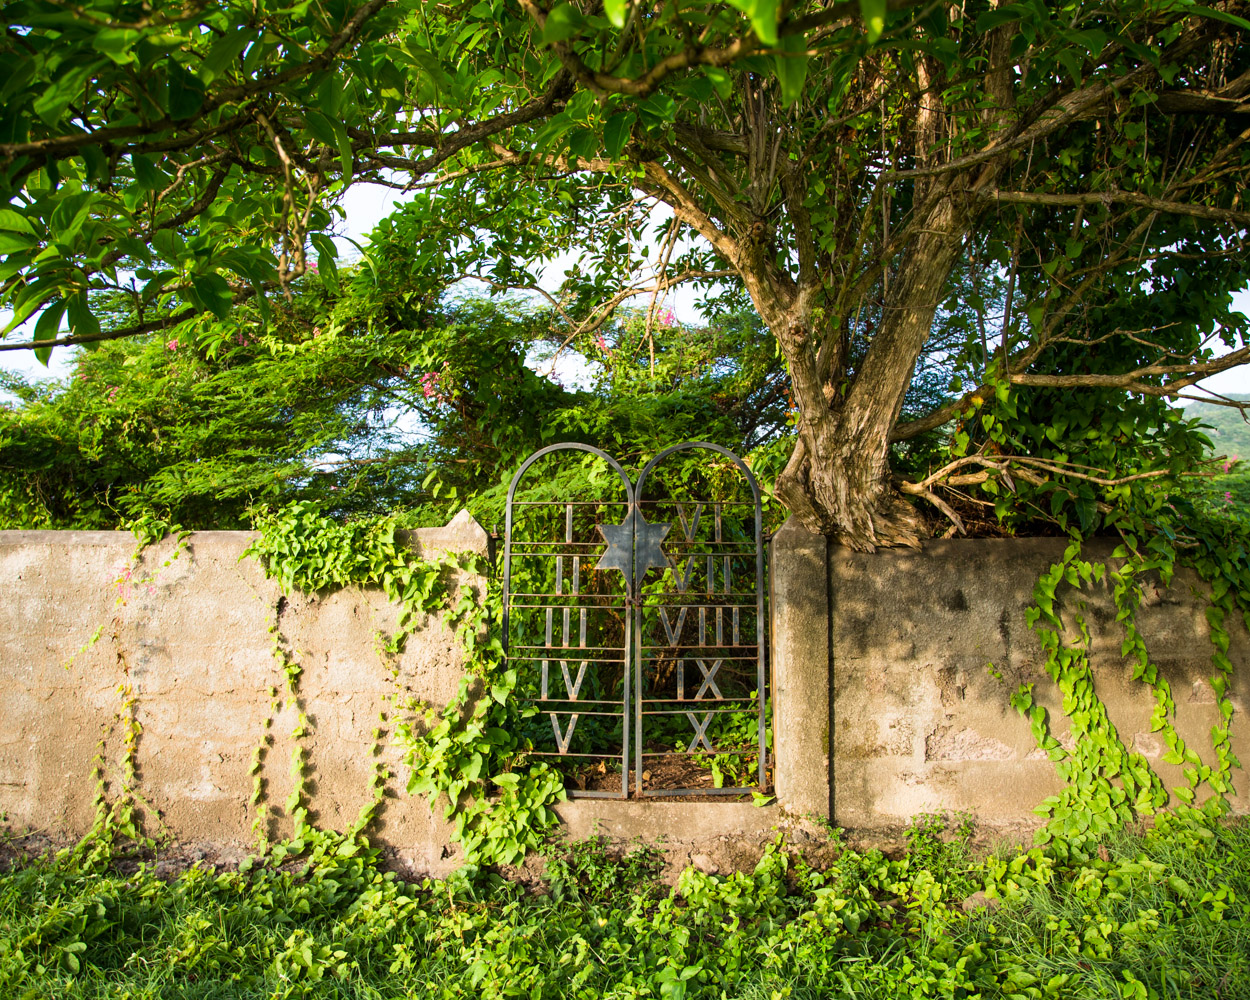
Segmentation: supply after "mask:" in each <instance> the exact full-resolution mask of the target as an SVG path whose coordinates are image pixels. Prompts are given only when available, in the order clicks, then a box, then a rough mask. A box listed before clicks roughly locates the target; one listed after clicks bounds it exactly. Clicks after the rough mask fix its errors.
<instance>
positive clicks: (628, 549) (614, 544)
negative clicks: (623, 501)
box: [595, 517, 634, 580]
mask: <svg viewBox="0 0 1250 1000" xmlns="http://www.w3.org/2000/svg"><path fill="white" fill-rule="evenodd" d="M598 527H599V533H600V534H601V535H603V540H604V541H605V542H607V543H608V548H607V551H605V552H604V553H603V555H602V556H600V557H599V561H598V562H597V563H595V569H619V570H620V571H621V575H622V576H624V577H625V579H626V580H628V579H629V572H630V570H631V569H632V568H633V564H634V519H633V518H632V517H626V518H625V523H624V524H601V525H599V526H598Z"/></svg>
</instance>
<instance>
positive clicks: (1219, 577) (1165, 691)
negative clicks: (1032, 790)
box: [1011, 528, 1250, 846]
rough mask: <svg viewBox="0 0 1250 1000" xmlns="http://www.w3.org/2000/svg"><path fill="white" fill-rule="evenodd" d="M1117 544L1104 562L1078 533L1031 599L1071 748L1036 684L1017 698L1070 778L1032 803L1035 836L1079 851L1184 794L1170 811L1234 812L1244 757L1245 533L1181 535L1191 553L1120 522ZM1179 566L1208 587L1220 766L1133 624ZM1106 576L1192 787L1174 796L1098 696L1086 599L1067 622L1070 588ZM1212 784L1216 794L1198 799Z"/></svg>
mask: <svg viewBox="0 0 1250 1000" xmlns="http://www.w3.org/2000/svg"><path fill="white" fill-rule="evenodd" d="M1143 537H1144V538H1145V541H1144V542H1143V541H1142V538H1143ZM1121 539H1122V541H1121V544H1119V545H1118V546H1117V547H1116V548H1115V550H1114V552H1113V553H1112V559H1113V560H1116V562H1115V563H1114V564H1112V565H1108V564H1107V563H1100V562H1091V561H1089V560H1087V559H1083V558H1082V557H1081V555H1082V542H1081V539H1080V538H1079V537H1074V538H1073V539H1072V541H1071V542H1070V544H1069V545H1068V546H1067V548H1066V550H1065V551H1064V554H1063V557H1062V558H1061V559H1060V560H1059V561H1058V562H1056V563H1054V564H1053V565H1052V566H1050V567H1049V568H1048V569H1047V570H1046V571H1045V572H1044V573H1043V574H1042V575H1041V577H1040V578H1039V579H1038V581H1037V583H1036V584H1035V585H1034V588H1033V599H1034V604H1033V605H1032V606H1031V607H1030V608H1029V609H1028V610H1027V612H1026V617H1027V621H1028V623H1029V625H1030V626H1031V627H1032V628H1033V629H1034V631H1035V632H1036V634H1037V635H1038V638H1039V641H1040V643H1041V646H1042V650H1043V652H1044V653H1045V654H1046V662H1045V670H1046V672H1047V674H1048V675H1049V676H1050V678H1051V679H1052V680H1053V681H1054V682H1055V684H1056V686H1057V687H1058V689H1059V692H1060V694H1061V695H1062V699H1063V701H1062V710H1063V713H1064V715H1066V716H1067V717H1068V719H1069V722H1070V726H1071V732H1070V735H1071V740H1070V742H1071V744H1072V746H1071V749H1068V748H1065V747H1064V746H1063V745H1061V744H1060V742H1059V741H1058V740H1057V739H1056V738H1055V737H1054V735H1053V734H1052V733H1051V731H1050V720H1049V716H1048V713H1047V711H1046V709H1045V708H1044V707H1043V706H1042V705H1040V704H1038V703H1037V701H1036V700H1035V697H1034V685H1033V683H1031V682H1030V683H1025V684H1022V685H1021V686H1020V687H1019V688H1018V689H1017V690H1016V691H1015V693H1014V694H1013V695H1012V696H1011V703H1012V705H1013V706H1014V707H1015V708H1016V709H1017V710H1018V711H1019V712H1020V713H1021V715H1023V716H1024V717H1025V718H1027V719H1028V720H1029V723H1030V725H1031V728H1032V731H1033V735H1034V738H1035V740H1036V741H1037V745H1038V746H1039V747H1040V748H1041V749H1042V750H1044V751H1045V752H1046V753H1047V755H1048V756H1049V758H1050V759H1051V760H1052V761H1054V762H1055V765H1056V770H1057V771H1058V773H1059V776H1060V778H1062V779H1063V782H1064V786H1063V788H1062V789H1061V790H1060V792H1059V793H1058V794H1056V795H1052V796H1048V797H1047V798H1046V799H1044V800H1043V802H1042V803H1041V805H1039V806H1038V808H1037V810H1036V811H1037V812H1038V813H1039V814H1040V815H1043V816H1045V817H1046V818H1047V823H1046V825H1045V826H1044V827H1043V828H1042V829H1041V830H1040V831H1039V832H1038V834H1037V840H1038V841H1039V842H1047V841H1056V842H1063V843H1065V844H1067V845H1069V846H1072V845H1077V846H1079V845H1080V844H1081V843H1082V842H1084V841H1086V840H1089V839H1091V838H1098V837H1100V836H1101V835H1103V834H1104V833H1106V832H1107V831H1109V830H1111V829H1113V828H1116V827H1119V826H1122V825H1124V824H1126V823H1128V822H1130V821H1132V820H1135V819H1142V818H1145V817H1150V816H1155V815H1156V814H1158V813H1159V811H1160V810H1162V809H1163V808H1164V807H1166V806H1168V805H1169V804H1170V803H1171V802H1172V795H1175V797H1176V799H1177V800H1179V806H1178V807H1177V808H1176V809H1175V810H1174V812H1175V814H1176V816H1177V817H1179V818H1181V819H1182V820H1183V819H1186V818H1194V819H1197V818H1199V817H1206V818H1214V817H1218V816H1220V815H1222V814H1224V813H1225V812H1227V810H1228V808H1229V806H1228V801H1227V798H1226V796H1227V794H1229V793H1230V792H1232V780H1231V778H1232V774H1231V772H1232V769H1233V768H1234V767H1239V766H1240V761H1239V760H1238V759H1237V757H1236V755H1235V754H1234V753H1233V751H1232V744H1231V740H1230V737H1229V726H1230V722H1231V719H1232V715H1233V706H1232V702H1231V701H1230V700H1229V698H1228V694H1227V687H1228V680H1229V677H1230V676H1231V675H1232V672H1233V666H1232V661H1231V660H1230V659H1229V656H1228V651H1229V643H1230V635H1229V632H1228V629H1227V627H1226V624H1227V621H1228V619H1229V616H1231V615H1238V614H1239V615H1241V617H1242V618H1243V620H1244V621H1245V622H1246V624H1247V627H1248V628H1250V560H1248V559H1247V552H1246V548H1245V542H1244V539H1241V538H1240V537H1239V536H1238V535H1237V534H1236V533H1235V532H1234V533H1226V534H1225V535H1224V536H1223V537H1221V536H1220V535H1219V534H1218V533H1213V532H1210V531H1206V532H1194V533H1193V534H1192V535H1191V536H1190V537H1188V538H1186V539H1185V540H1184V541H1185V549H1184V552H1183V553H1182V552H1181V551H1180V550H1179V549H1178V546H1177V544H1176V542H1177V538H1176V536H1175V535H1171V534H1169V533H1167V532H1162V531H1154V532H1151V533H1149V534H1148V535H1146V534H1145V533H1139V532H1137V531H1133V530H1129V529H1127V528H1122V529H1121ZM1178 565H1185V566H1188V567H1190V568H1192V569H1194V570H1195V571H1197V573H1198V575H1199V576H1200V577H1201V578H1202V579H1203V581H1204V582H1206V583H1207V584H1208V585H1209V587H1210V591H1209V594H1208V595H1207V597H1208V599H1209V602H1210V604H1209V607H1208V608H1207V611H1206V618H1207V622H1208V624H1209V625H1210V638H1211V643H1212V646H1213V649H1214V651H1213V653H1212V656H1211V662H1212V666H1213V668H1214V672H1213V674H1212V675H1211V677H1210V685H1211V690H1212V692H1213V694H1214V697H1215V703H1216V707H1217V710H1218V712H1219V719H1220V721H1219V722H1218V723H1217V724H1216V725H1215V726H1213V727H1212V729H1211V742H1212V750H1213V753H1214V763H1213V764H1207V763H1205V762H1204V761H1203V759H1202V757H1201V756H1200V755H1199V753H1198V752H1197V751H1196V750H1195V749H1194V748H1193V747H1191V746H1189V745H1188V744H1187V743H1186V741H1185V740H1184V739H1183V737H1182V736H1181V735H1180V733H1179V732H1177V730H1176V726H1175V713H1176V702H1175V699H1174V697H1173V695H1172V690H1171V686H1170V684H1169V683H1168V680H1167V678H1166V677H1165V676H1164V675H1163V673H1162V672H1161V671H1160V670H1159V668H1158V666H1157V665H1156V664H1155V663H1153V662H1152V661H1151V659H1150V655H1149V652H1148V650H1147V647H1146V642H1145V640H1144V638H1143V637H1142V634H1141V632H1140V630H1139V629H1138V626H1137V611H1138V609H1139V608H1140V607H1141V605H1142V601H1143V587H1142V582H1143V581H1144V580H1146V579H1149V578H1150V576H1151V575H1152V574H1153V575H1155V576H1157V578H1158V579H1159V581H1160V583H1161V584H1162V585H1163V586H1165V587H1166V586H1168V585H1170V584H1171V583H1172V581H1173V578H1174V574H1175V571H1176V569H1177V567H1178ZM1104 579H1105V580H1106V581H1107V582H1109V583H1110V585H1111V588H1112V594H1113V599H1114V602H1115V607H1116V621H1117V622H1118V623H1119V624H1120V626H1121V627H1122V628H1123V630H1124V639H1123V642H1122V644H1121V649H1120V652H1121V655H1122V656H1123V657H1125V658H1126V659H1127V660H1128V661H1130V662H1131V663H1132V668H1133V674H1132V676H1133V679H1134V680H1135V681H1141V682H1142V683H1144V684H1145V685H1147V687H1148V688H1149V689H1150V692H1151V694H1152V696H1153V698H1154V710H1153V712H1152V714H1151V718H1150V730H1151V732H1153V733H1158V734H1159V736H1160V738H1161V739H1162V740H1163V742H1164V744H1165V745H1166V747H1167V752H1166V753H1164V754H1163V755H1162V758H1161V759H1162V760H1163V761H1164V762H1165V763H1168V764H1175V765H1181V766H1182V767H1183V775H1184V779H1185V781H1184V784H1181V785H1177V786H1175V787H1173V788H1172V789H1171V790H1170V791H1169V790H1168V789H1167V788H1165V787H1164V784H1163V782H1162V781H1161V779H1160V778H1159V776H1158V775H1157V774H1156V772H1155V771H1154V769H1153V768H1152V767H1151V766H1150V764H1149V762H1148V761H1147V760H1146V758H1145V757H1144V756H1143V755H1142V754H1140V753H1136V752H1133V751H1130V750H1129V749H1128V748H1127V747H1126V746H1125V744H1124V742H1123V740H1122V739H1121V737H1120V735H1119V733H1118V731H1117V730H1116V727H1115V725H1114V724H1113V723H1112V721H1111V719H1110V717H1109V716H1108V714H1107V710H1106V706H1105V705H1104V704H1103V702H1102V700H1101V699H1100V698H1099V697H1098V693H1097V691H1096V688H1095V683H1094V675H1093V670H1092V668H1091V665H1090V659H1089V654H1090V632H1089V628H1088V625H1087V624H1086V620H1085V617H1084V614H1083V613H1082V612H1083V611H1084V609H1085V603H1084V601H1081V600H1078V601H1077V603H1076V606H1075V608H1074V609H1073V610H1072V613H1071V619H1072V624H1071V627H1067V626H1065V623H1064V621H1063V619H1062V618H1061V616H1060V603H1061V594H1060V592H1061V588H1062V587H1063V585H1064V584H1066V585H1067V586H1068V587H1070V588H1072V590H1074V591H1076V592H1078V593H1079V592H1080V591H1081V590H1082V588H1088V587H1092V586H1093V585H1095V584H1099V583H1101V582H1102V581H1103V580H1104ZM1204 789H1205V790H1206V791H1207V792H1209V793H1210V794H1209V795H1207V796H1206V797H1205V798H1202V797H1201V793H1202V791H1203V790H1204Z"/></svg>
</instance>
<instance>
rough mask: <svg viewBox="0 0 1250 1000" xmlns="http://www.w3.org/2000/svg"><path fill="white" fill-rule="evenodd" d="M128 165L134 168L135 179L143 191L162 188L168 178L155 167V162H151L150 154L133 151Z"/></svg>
mask: <svg viewBox="0 0 1250 1000" xmlns="http://www.w3.org/2000/svg"><path fill="white" fill-rule="evenodd" d="M130 165H131V167H133V168H134V172H135V181H136V182H138V184H139V187H141V188H143V189H144V190H145V191H155V190H156V189H157V188H163V187H164V186H165V183H166V182H167V181H168V180H169V178H168V177H167V176H166V175H165V174H163V173H161V171H159V170H157V169H156V164H154V163H153V162H152V157H150V156H144V155H143V154H142V153H135V154H133V155H132V156H131V157H130Z"/></svg>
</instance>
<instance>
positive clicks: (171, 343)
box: [165, 340, 178, 351]
mask: <svg viewBox="0 0 1250 1000" xmlns="http://www.w3.org/2000/svg"><path fill="white" fill-rule="evenodd" d="M165 350H167V351H176V350H178V341H176V340H167V341H165Z"/></svg>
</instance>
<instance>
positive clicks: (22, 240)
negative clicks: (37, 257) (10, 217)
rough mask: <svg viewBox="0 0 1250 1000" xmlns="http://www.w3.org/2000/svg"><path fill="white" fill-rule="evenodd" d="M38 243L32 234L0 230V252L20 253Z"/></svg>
mask: <svg viewBox="0 0 1250 1000" xmlns="http://www.w3.org/2000/svg"><path fill="white" fill-rule="evenodd" d="M38 245H39V241H38V240H37V239H36V238H35V237H34V236H26V235H24V234H22V233H5V232H0V254H11V253H21V252H22V251H23V250H30V249H32V248H33V247H36V246H38Z"/></svg>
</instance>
